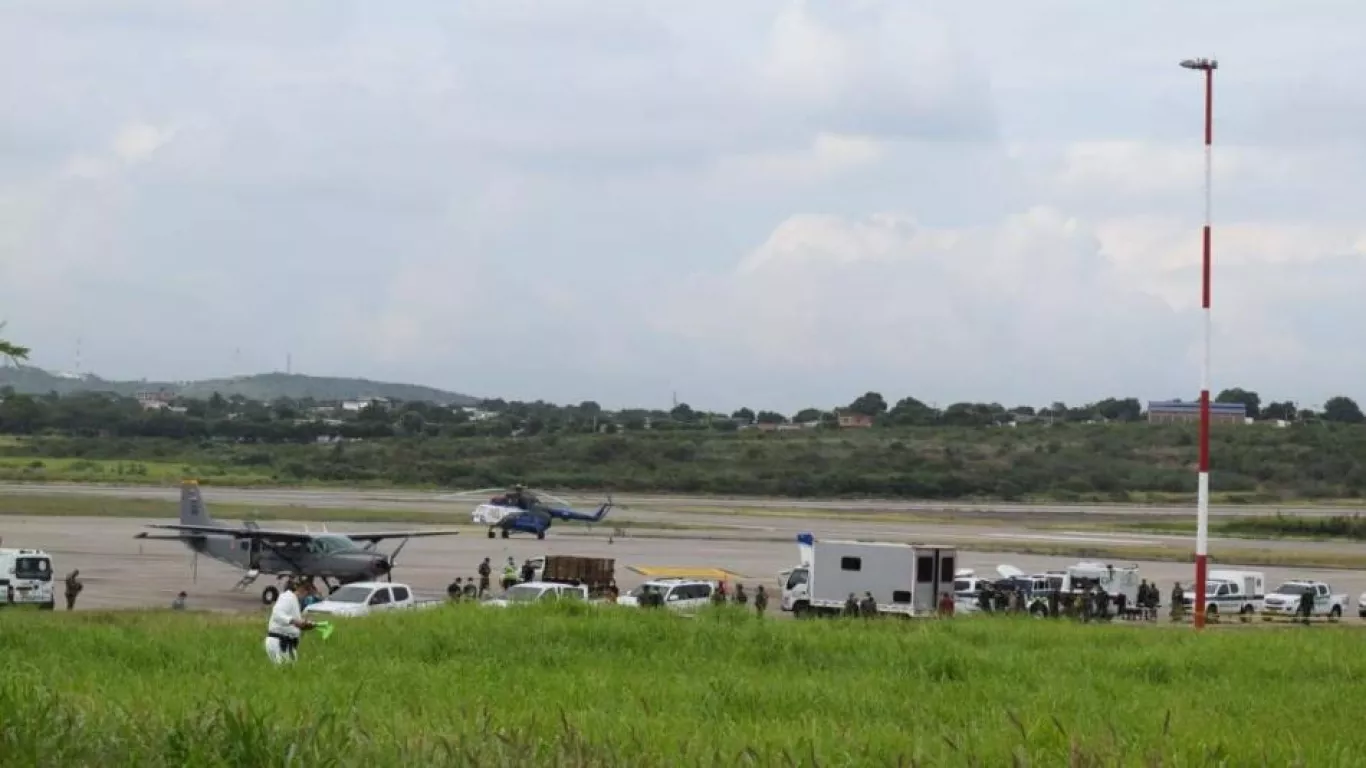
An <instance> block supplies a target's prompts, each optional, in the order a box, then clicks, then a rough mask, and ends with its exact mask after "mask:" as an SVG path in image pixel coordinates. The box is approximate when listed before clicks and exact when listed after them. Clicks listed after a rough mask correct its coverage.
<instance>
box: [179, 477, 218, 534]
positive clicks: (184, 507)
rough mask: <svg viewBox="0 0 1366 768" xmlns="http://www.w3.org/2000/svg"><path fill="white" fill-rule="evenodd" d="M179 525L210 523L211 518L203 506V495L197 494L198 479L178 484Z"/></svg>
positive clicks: (211, 521)
mask: <svg viewBox="0 0 1366 768" xmlns="http://www.w3.org/2000/svg"><path fill="white" fill-rule="evenodd" d="M180 523H181V525H212V524H213V518H212V517H209V511H208V510H207V509H205V508H204V497H203V496H200V495H199V481H198V480H185V481H184V482H182V483H181V484H180Z"/></svg>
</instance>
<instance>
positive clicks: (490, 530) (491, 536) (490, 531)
mask: <svg viewBox="0 0 1366 768" xmlns="http://www.w3.org/2000/svg"><path fill="white" fill-rule="evenodd" d="M494 535H495V534H494V533H493V529H492V528H490V529H489V538H490V539H491V538H493V537H494Z"/></svg>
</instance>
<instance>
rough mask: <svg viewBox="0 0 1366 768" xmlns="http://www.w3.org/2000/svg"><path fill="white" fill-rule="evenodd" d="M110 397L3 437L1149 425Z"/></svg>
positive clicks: (903, 412) (862, 411)
mask: <svg viewBox="0 0 1366 768" xmlns="http://www.w3.org/2000/svg"><path fill="white" fill-rule="evenodd" d="M1217 399H1218V400H1219V401H1220V402H1242V403H1243V404H1244V405H1245V406H1246V407H1247V412H1248V413H1249V415H1255V416H1256V417H1260V418H1263V419H1278V420H1285V421H1326V422H1338V423H1344V424H1360V423H1362V422H1363V421H1366V417H1363V415H1362V412H1361V409H1360V408H1359V407H1358V406H1357V404H1356V402H1355V401H1353V400H1352V399H1350V398H1347V397H1336V398H1333V399H1331V400H1329V401H1328V402H1327V404H1326V405H1325V407H1324V409H1323V411H1321V412H1314V411H1311V410H1308V409H1297V408H1295V407H1294V405H1293V404H1291V403H1270V404H1268V405H1266V406H1262V405H1261V403H1260V401H1259V399H1258V396H1257V393H1255V392H1250V391H1247V390H1242V389H1230V390H1225V391H1224V392H1221V393H1219V397H1218V398H1217ZM162 405H166V404H159V405H158V406H157V407H146V406H144V405H143V404H142V403H140V402H139V401H138V400H136V399H134V398H129V397H121V396H118V395H112V394H108V393H97V392H83V393H77V394H72V395H66V396H58V395H56V394H48V395H41V396H32V395H22V394H16V393H14V392H13V391H12V390H6V389H0V433H3V434H19V435H34V434H45V433H50V434H65V435H71V436H85V437H99V436H112V437H164V438H175V439H207V438H219V439H228V440H237V441H245V442H296V443H307V442H316V441H319V440H328V439H338V438H342V439H355V438H371V439H373V438H386V437H452V438H461V437H515V436H533V435H541V434H592V433H608V434H613V433H616V432H638V431H646V430H650V431H657V432H663V431H680V432H733V431H737V430H741V429H748V428H751V427H755V426H758V427H763V426H764V425H777V424H797V425H802V426H806V427H813V428H826V429H833V428H838V426H839V416H840V415H843V414H851V413H852V414H859V415H863V416H867V417H868V418H869V419H870V420H871V422H872V423H873V424H874V425H876V426H880V427H892V428H895V427H984V426H992V425H1001V424H1012V423H1013V424H1027V423H1034V424H1062V423H1088V422H1106V423H1126V422H1138V421H1142V420H1143V419H1144V418H1145V417H1146V414H1145V412H1144V409H1143V406H1142V404H1141V403H1140V402H1139V401H1138V399H1137V398H1132V397H1128V398H1106V399H1104V400H1101V401H1098V402H1095V403H1090V404H1087V405H1084V406H1068V405H1066V404H1065V403H1054V404H1052V405H1050V406H1047V407H1044V408H1037V409H1036V408H1032V407H1029V406H1018V407H1015V408H1009V409H1008V408H1005V407H1003V406H1001V405H1000V404H998V403H954V404H952V405H950V406H948V407H947V408H943V409H940V408H936V407H934V406H931V405H929V404H926V403H924V402H923V401H920V400H918V399H916V398H913V397H905V398H902V399H900V400H898V401H897V402H896V403H895V404H894V405H891V406H890V407H889V406H888V405H887V402H886V400H885V399H884V398H883V397H882V395H880V394H879V393H876V392H868V393H865V394H863V395H861V396H859V397H858V398H855V399H854V400H853V401H852V402H851V403H850V404H849V406H848V407H846V408H840V409H835V410H825V409H819V408H808V409H804V410H802V411H800V412H798V413H796V414H793V415H792V416H791V417H788V416H785V415H783V414H780V413H777V412H776V411H769V410H760V411H757V412H756V411H754V410H752V409H749V408H741V409H738V410H736V411H734V412H733V413H730V414H723V413H709V412H702V411H694V410H693V409H692V408H690V407H689V406H687V405H686V404H680V405H678V406H676V407H674V408H673V409H671V410H669V411H663V410H644V409H634V410H622V411H616V412H608V411H605V410H604V409H603V408H602V407H601V406H599V405H598V404H597V403H594V402H591V401H590V402H583V403H579V404H578V405H569V406H558V405H555V404H552V403H546V402H541V401H538V402H531V403H527V402H516V401H514V402H507V401H503V400H489V401H485V402H484V403H483V404H482V405H481V406H480V407H479V408H475V409H464V408H450V407H446V406H440V405H436V404H433V403H427V402H402V403H384V404H381V403H378V402H372V403H370V404H369V405H367V406H365V407H364V408H361V409H359V410H358V411H349V410H344V409H342V408H341V407H340V406H339V405H337V404H320V403H317V402H314V401H312V400H307V399H304V400H285V399H279V400H276V401H274V402H271V403H262V402H257V401H252V400H248V399H246V398H243V397H240V396H235V397H231V398H224V397H222V396H221V395H218V394H215V395H213V396H212V397H210V398H208V399H207V400H194V399H177V400H173V401H171V403H170V404H169V405H166V407H162Z"/></svg>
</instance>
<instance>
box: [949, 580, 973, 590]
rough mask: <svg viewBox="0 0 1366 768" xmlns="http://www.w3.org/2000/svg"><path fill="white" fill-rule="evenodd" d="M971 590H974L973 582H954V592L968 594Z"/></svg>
mask: <svg viewBox="0 0 1366 768" xmlns="http://www.w3.org/2000/svg"><path fill="white" fill-rule="evenodd" d="M971 589H972V582H970V581H968V580H967V579H954V580H953V591H954V592H968V591H970V590H971Z"/></svg>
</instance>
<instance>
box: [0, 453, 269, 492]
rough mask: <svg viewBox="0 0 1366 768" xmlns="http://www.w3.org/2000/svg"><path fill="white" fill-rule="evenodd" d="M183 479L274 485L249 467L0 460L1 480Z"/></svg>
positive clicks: (161, 481) (154, 482)
mask: <svg viewBox="0 0 1366 768" xmlns="http://www.w3.org/2000/svg"><path fill="white" fill-rule="evenodd" d="M186 477H199V478H205V479H207V480H211V481H212V482H214V483H216V484H218V485H234V486H259V485H272V484H276V481H275V480H273V479H272V478H271V476H270V474H269V473H262V472H257V471H253V470H252V469H250V468H248V467H232V466H229V467H224V466H219V465H204V464H193V463H184V462H173V461H123V460H111V459H61V458H51V457H34V458H0V481H9V482H63V483H119V484H124V485H173V484H178V483H179V482H180V481H181V480H182V479H184V478H186Z"/></svg>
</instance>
